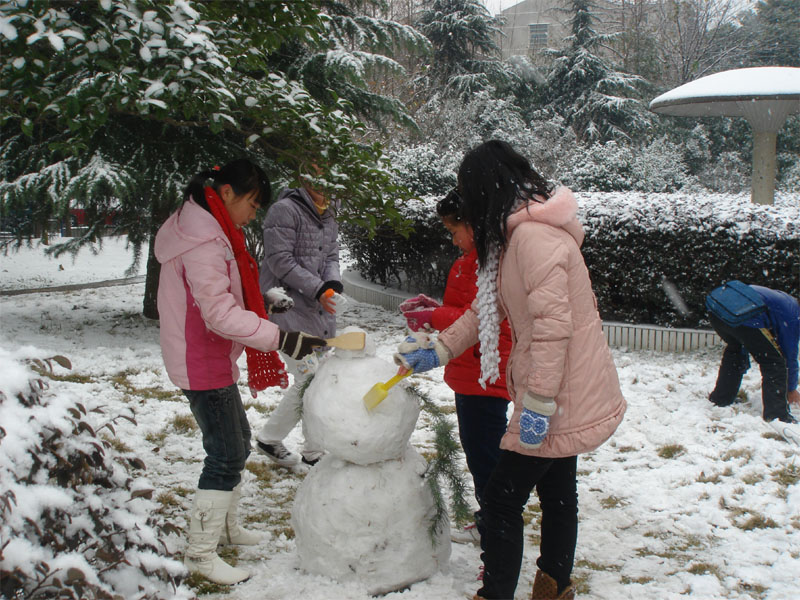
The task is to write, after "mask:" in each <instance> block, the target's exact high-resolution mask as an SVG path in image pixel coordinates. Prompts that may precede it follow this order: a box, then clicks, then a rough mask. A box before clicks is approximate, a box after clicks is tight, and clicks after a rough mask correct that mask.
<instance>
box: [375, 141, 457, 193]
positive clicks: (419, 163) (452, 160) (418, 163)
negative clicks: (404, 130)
mask: <svg viewBox="0 0 800 600" xmlns="http://www.w3.org/2000/svg"><path fill="white" fill-rule="evenodd" d="M389 160H390V162H391V165H392V167H393V168H394V169H395V170H396V177H397V182H398V183H401V184H402V185H405V186H406V187H407V188H408V189H409V190H411V192H412V193H414V194H416V195H417V196H420V197H421V196H435V195H440V196H444V195H445V194H446V193H447V190H449V189H450V188H452V187H453V186H455V185H456V171H457V170H458V163H459V161H460V160H461V155H460V154H459V153H457V152H454V151H449V152H448V151H442V150H441V149H440V148H438V147H437V145H436V144H435V143H434V142H423V143H421V144H418V145H416V146H402V147H400V148H397V149H395V150H393V151H391V152H389Z"/></svg>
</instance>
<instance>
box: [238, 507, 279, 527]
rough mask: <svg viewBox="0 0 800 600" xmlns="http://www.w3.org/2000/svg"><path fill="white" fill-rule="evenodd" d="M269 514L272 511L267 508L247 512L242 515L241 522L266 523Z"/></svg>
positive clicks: (247, 523)
mask: <svg viewBox="0 0 800 600" xmlns="http://www.w3.org/2000/svg"><path fill="white" fill-rule="evenodd" d="M271 514H272V511H269V510H262V511H260V512H256V513H249V514H247V515H244V517H242V522H243V523H244V524H245V525H250V524H251V523H266V522H267V521H269V518H270V515H271Z"/></svg>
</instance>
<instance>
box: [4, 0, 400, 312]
mask: <svg viewBox="0 0 800 600" xmlns="http://www.w3.org/2000/svg"><path fill="white" fill-rule="evenodd" d="M319 4H320V3H318V2H295V3H251V2H241V3H229V2H219V3H204V2H196V1H193V0H170V1H169V2H162V1H156V0H98V1H96V2H80V3H72V2H58V3H55V2H52V3H51V2H30V3H16V2H13V3H3V4H0V23H2V25H0V81H2V86H0V134H2V135H1V137H2V141H0V144H2V146H3V149H2V153H1V154H2V156H3V163H2V167H3V169H2V174H1V175H2V186H3V191H2V194H0V219H2V220H3V222H4V223H11V224H14V223H17V224H19V223H22V224H25V222H26V221H31V222H33V221H37V222H39V223H40V224H41V223H43V222H45V221H46V220H47V219H48V218H50V217H51V216H53V217H58V216H63V215H65V214H67V212H68V210H69V207H70V206H73V205H74V203H76V202H78V203H81V204H82V205H83V207H84V208H87V209H88V208H91V210H88V213H89V214H90V215H94V216H95V217H96V222H95V223H94V224H96V223H99V222H100V221H102V220H104V214H105V213H107V212H108V211H109V210H113V211H114V212H115V213H116V214H121V215H126V217H125V218H126V225H127V226H128V230H127V231H128V234H129V235H130V236H131V241H132V242H133V243H134V244H135V245H136V244H138V245H141V244H142V243H143V242H144V241H146V240H147V239H148V237H151V234H152V233H153V232H154V231H155V228H157V227H158V226H159V225H160V223H161V222H162V221H163V219H164V218H165V217H166V216H167V215H168V214H169V212H170V211H171V210H172V209H173V208H174V207H175V206H176V203H177V202H178V201H179V195H178V194H176V189H177V183H176V182H181V183H185V182H186V181H187V180H188V178H189V177H191V175H192V174H194V173H195V172H197V171H198V170H200V169H201V168H205V167H208V166H210V164H215V163H218V162H224V161H226V160H230V159H231V158H235V157H237V156H242V155H250V156H251V157H253V158H255V159H256V160H258V161H259V162H262V163H264V162H265V158H266V159H268V164H267V165H265V166H267V167H272V168H268V171H269V172H270V175H271V176H273V178H276V177H277V178H279V179H280V178H283V179H284V180H291V179H292V178H293V177H296V176H297V173H298V168H299V166H300V165H302V164H303V163H305V162H311V161H315V160H316V161H317V162H318V163H319V164H321V165H322V166H323V168H324V169H325V173H324V175H323V177H321V178H319V179H320V181H319V182H318V183H319V185H321V186H322V187H325V188H327V189H335V190H336V192H337V194H338V195H339V196H340V197H341V198H342V200H343V202H344V204H345V206H346V208H348V209H349V210H346V211H345V214H358V215H360V216H361V221H360V222H361V223H362V224H364V225H367V226H370V225H372V226H374V223H375V222H378V221H383V222H385V221H390V222H391V221H392V220H393V219H394V220H395V221H397V220H399V216H398V214H397V212H396V211H394V210H393V209H392V206H391V205H392V196H389V195H387V194H386V193H384V192H385V189H386V186H387V185H388V182H389V172H388V170H387V168H386V165H385V161H384V160H383V159H382V158H381V156H382V155H381V150H380V148H379V147H378V146H377V145H375V144H365V143H363V142H362V140H361V139H360V137H361V136H362V135H363V133H364V131H365V128H364V126H363V124H362V123H361V122H360V120H359V119H358V117H357V116H356V109H355V107H354V105H353V103H352V102H350V101H347V100H345V99H343V98H341V97H338V96H336V95H331V97H328V98H326V99H324V100H323V101H321V100H319V99H317V98H315V97H314V96H313V95H312V94H311V93H310V92H309V90H308V89H307V88H306V87H305V86H304V85H303V83H302V82H300V81H298V80H297V79H296V78H295V79H293V78H292V77H290V76H289V75H287V74H286V73H285V72H284V71H281V70H280V69H279V68H276V66H275V65H276V62H277V60H276V56H278V55H279V52H278V50H279V49H280V48H282V47H283V46H284V44H286V43H287V42H288V41H293V42H297V43H300V44H302V45H307V46H309V47H311V46H313V45H314V44H315V43H316V41H315V40H317V39H322V38H325V36H326V35H328V31H327V29H326V28H327V23H328V19H327V18H326V17H324V16H321V15H320V12H319ZM220 31H224V35H217V34H216V32H220ZM20 132H21V133H22V134H24V135H25V136H26V138H25V141H24V142H23V145H24V144H26V143H27V144H28V145H29V146H30V147H29V148H28V151H27V153H26V156H25V157H24V159H23V160H18V159H17V158H16V157H14V156H13V151H12V146H14V147H19V146H20V140H21V138H19V137H18V135H19V133H20ZM210 159H211V160H212V161H213V162H211V163H210V164H209V162H210ZM98 165H103V169H102V170H99V169H97V168H96V167H97V166H98ZM106 168H108V169H110V171H108V172H106V171H105V169H106ZM42 173H44V174H42ZM73 180H74V181H73ZM54 182H55V183H56V185H53V184H54ZM111 182H113V184H112V183H111ZM73 193H77V194H79V195H78V197H77V198H76V197H75V196H73V195H72V194H73ZM128 217H130V218H128ZM134 217H135V218H134ZM31 231H32V228H31V227H27V228H26V227H23V228H21V229H18V230H17V231H15V233H16V234H17V235H18V236H19V237H20V238H22V237H25V236H27V235H30V232H31ZM138 245H137V249H138V248H139V246H138ZM150 254H151V255H152V252H150ZM149 265H151V266H152V269H148V278H147V285H146V292H145V305H144V312H145V314H146V315H147V316H150V317H155V316H157V311H156V308H155V290H156V285H157V280H158V270H157V263H156V262H155V261H150V262H149Z"/></svg>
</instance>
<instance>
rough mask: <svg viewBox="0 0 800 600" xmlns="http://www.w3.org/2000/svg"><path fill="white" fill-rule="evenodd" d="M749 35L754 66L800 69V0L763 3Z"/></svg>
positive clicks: (759, 5) (777, 0)
mask: <svg viewBox="0 0 800 600" xmlns="http://www.w3.org/2000/svg"><path fill="white" fill-rule="evenodd" d="M747 33H748V34H749V35H750V39H752V40H753V51H752V53H751V56H752V59H753V63H754V64H756V65H772V66H781V67H800V0H762V1H761V2H759V3H758V4H756V16H755V21H754V22H752V28H751V29H750V30H749V31H748V32H747Z"/></svg>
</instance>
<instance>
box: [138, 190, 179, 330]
mask: <svg viewBox="0 0 800 600" xmlns="http://www.w3.org/2000/svg"><path fill="white" fill-rule="evenodd" d="M148 204H149V207H150V240H149V242H148V248H147V273H146V274H145V277H144V301H143V306H142V314H143V315H144V316H145V317H147V318H148V319H156V320H157V319H158V305H157V298H158V278H159V276H160V275H161V264H160V263H159V262H158V260H157V259H156V253H155V246H156V233H158V229H159V228H160V227H161V225H163V224H164V221H166V220H167V217H169V215H170V212H171V209H172V205H171V204H170V203H169V200H168V199H167V198H159V197H158V195H157V194H149V198H148Z"/></svg>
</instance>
